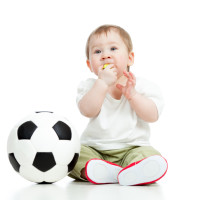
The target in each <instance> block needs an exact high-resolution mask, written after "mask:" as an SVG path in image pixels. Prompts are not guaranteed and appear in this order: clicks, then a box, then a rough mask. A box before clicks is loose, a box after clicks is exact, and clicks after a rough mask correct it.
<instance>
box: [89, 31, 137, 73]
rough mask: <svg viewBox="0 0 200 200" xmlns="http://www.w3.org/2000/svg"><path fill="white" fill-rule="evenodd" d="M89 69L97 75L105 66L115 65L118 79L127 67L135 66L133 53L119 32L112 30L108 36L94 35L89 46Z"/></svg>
mask: <svg viewBox="0 0 200 200" xmlns="http://www.w3.org/2000/svg"><path fill="white" fill-rule="evenodd" d="M89 45H90V46H89V60H87V64H88V67H89V68H90V70H91V71H93V72H94V73H95V74H96V75H98V71H99V69H100V68H102V67H103V65H104V64H106V63H109V64H114V67H115V68H116V69H117V73H118V77H120V76H121V75H122V74H123V71H124V70H127V66H131V65H132V64H133V57H134V54H133V52H131V53H129V52H128V49H127V47H126V45H125V43H124V41H123V40H122V38H121V37H120V35H119V34H118V32H117V31H115V30H111V31H110V32H108V33H107V35H106V34H104V33H102V34H101V35H99V36H97V35H93V36H92V38H91V40H90V44H89Z"/></svg>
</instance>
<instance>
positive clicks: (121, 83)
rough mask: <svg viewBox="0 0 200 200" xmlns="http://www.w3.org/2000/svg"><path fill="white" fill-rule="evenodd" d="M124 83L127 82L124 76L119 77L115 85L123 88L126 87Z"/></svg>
mask: <svg viewBox="0 0 200 200" xmlns="http://www.w3.org/2000/svg"><path fill="white" fill-rule="evenodd" d="M126 82H127V77H126V76H124V75H121V76H120V77H119V78H118V79H117V82H116V84H120V85H122V86H125V85H126Z"/></svg>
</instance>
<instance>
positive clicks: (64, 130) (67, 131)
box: [52, 121, 72, 140]
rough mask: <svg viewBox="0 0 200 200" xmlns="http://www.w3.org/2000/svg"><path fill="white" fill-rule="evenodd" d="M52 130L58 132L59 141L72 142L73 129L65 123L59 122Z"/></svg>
mask: <svg viewBox="0 0 200 200" xmlns="http://www.w3.org/2000/svg"><path fill="white" fill-rule="evenodd" d="M52 128H53V129H54V131H55V132H56V134H57V136H58V138H59V140H71V138H72V132H71V128H70V127H69V126H68V125H67V124H65V123H64V122H62V121H58V122H57V123H56V124H55V125H54V126H53V127H52Z"/></svg>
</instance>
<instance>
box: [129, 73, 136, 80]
mask: <svg viewBox="0 0 200 200" xmlns="http://www.w3.org/2000/svg"><path fill="white" fill-rule="evenodd" d="M129 74H130V76H131V78H132V79H134V80H135V76H134V74H133V73H132V72H129Z"/></svg>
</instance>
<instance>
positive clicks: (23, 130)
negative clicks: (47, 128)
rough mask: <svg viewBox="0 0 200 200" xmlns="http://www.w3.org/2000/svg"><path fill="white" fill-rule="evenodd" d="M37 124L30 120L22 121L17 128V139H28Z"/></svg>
mask: <svg viewBox="0 0 200 200" xmlns="http://www.w3.org/2000/svg"><path fill="white" fill-rule="evenodd" d="M36 129H37V126H36V125H35V124H34V123H33V122H32V121H27V122H25V123H23V124H22V125H21V126H20V127H19V128H18V130H17V135H18V139H19V140H30V139H31V136H32V135H33V133H34V131H35V130H36Z"/></svg>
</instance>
